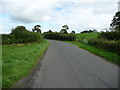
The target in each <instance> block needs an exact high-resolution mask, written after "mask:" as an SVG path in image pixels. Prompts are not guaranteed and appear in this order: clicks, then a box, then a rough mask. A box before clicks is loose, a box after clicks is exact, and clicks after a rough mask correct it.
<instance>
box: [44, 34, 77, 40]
mask: <svg viewBox="0 0 120 90" xmlns="http://www.w3.org/2000/svg"><path fill="white" fill-rule="evenodd" d="M44 37H45V38H46V39H54V40H65V41H75V40H76V36H75V35H73V34H63V33H53V32H50V33H48V32H47V33H44Z"/></svg>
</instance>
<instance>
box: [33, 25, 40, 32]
mask: <svg viewBox="0 0 120 90" xmlns="http://www.w3.org/2000/svg"><path fill="white" fill-rule="evenodd" d="M40 28H41V26H40V25H35V26H34V28H33V29H32V31H33V32H35V31H37V33H41V29H40Z"/></svg>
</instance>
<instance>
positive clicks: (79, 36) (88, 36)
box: [75, 33, 100, 43]
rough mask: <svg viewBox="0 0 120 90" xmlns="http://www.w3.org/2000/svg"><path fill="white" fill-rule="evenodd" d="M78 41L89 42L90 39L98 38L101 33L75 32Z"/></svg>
mask: <svg viewBox="0 0 120 90" xmlns="http://www.w3.org/2000/svg"><path fill="white" fill-rule="evenodd" d="M75 35H76V39H77V41H82V42H86V43H87V42H88V41H89V40H90V39H94V38H97V37H98V36H99V35H100V33H80V34H75Z"/></svg>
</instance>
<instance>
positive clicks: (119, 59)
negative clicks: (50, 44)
mask: <svg viewBox="0 0 120 90" xmlns="http://www.w3.org/2000/svg"><path fill="white" fill-rule="evenodd" d="M66 42H68V43H72V44H75V45H77V46H78V47H80V48H82V49H85V50H87V51H90V52H92V53H93V54H95V55H98V56H100V57H102V58H104V59H107V60H108V61H110V62H113V63H115V64H118V65H120V56H119V55H118V54H116V53H112V52H108V51H105V50H103V49H101V48H96V47H94V46H90V45H89V44H86V43H83V42H71V41H66Z"/></svg>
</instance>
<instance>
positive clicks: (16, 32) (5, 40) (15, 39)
mask: <svg viewBox="0 0 120 90" xmlns="http://www.w3.org/2000/svg"><path fill="white" fill-rule="evenodd" d="M42 41H43V36H42V35H41V34H39V33H36V32H30V31H28V30H27V29H26V28H25V27H24V26H17V27H16V28H15V29H12V32H11V33H10V34H2V44H12V43H30V42H42Z"/></svg>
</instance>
